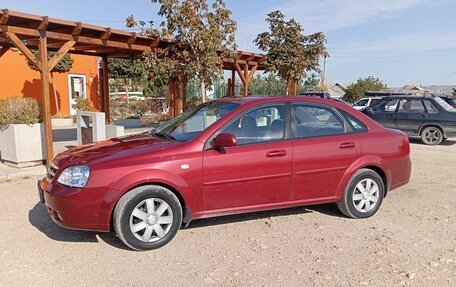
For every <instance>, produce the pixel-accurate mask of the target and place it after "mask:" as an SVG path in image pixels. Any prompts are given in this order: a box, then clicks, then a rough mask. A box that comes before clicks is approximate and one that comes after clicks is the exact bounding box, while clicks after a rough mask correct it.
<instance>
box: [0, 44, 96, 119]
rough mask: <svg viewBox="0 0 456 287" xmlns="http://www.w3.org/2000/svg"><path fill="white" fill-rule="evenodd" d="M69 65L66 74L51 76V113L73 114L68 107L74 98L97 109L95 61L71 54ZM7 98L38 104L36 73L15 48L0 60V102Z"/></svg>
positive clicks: (37, 76)
mask: <svg viewBox="0 0 456 287" xmlns="http://www.w3.org/2000/svg"><path fill="white" fill-rule="evenodd" d="M71 58H72V59H73V66H72V69H71V71H69V72H68V73H53V77H54V81H55V82H54V86H55V92H54V89H53V88H52V85H51V86H50V97H51V112H52V115H55V114H57V113H59V114H61V115H70V114H75V111H74V110H73V109H72V108H71V105H72V104H73V103H74V101H75V99H76V98H77V97H82V98H85V99H88V100H89V101H90V103H91V105H92V107H94V108H95V109H97V110H99V109H100V102H99V97H98V58H97V57H91V56H82V55H71ZM7 97H29V98H35V99H37V100H38V101H39V102H40V103H42V96H41V80H40V73H39V72H37V71H35V70H32V69H31V68H30V67H29V65H28V63H27V59H26V58H25V57H24V56H23V55H21V54H20V52H19V51H18V50H17V49H10V50H9V51H8V52H6V54H5V55H3V56H2V57H0V99H3V98H7Z"/></svg>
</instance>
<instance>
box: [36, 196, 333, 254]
mask: <svg viewBox="0 0 456 287" xmlns="http://www.w3.org/2000/svg"><path fill="white" fill-rule="evenodd" d="M312 212H318V213H322V214H325V215H330V216H335V217H341V216H342V214H341V213H340V212H339V210H338V209H337V206H336V205H334V204H323V205H311V206H306V207H294V208H287V209H279V210H271V211H259V212H251V213H243V214H235V215H226V216H220V217H212V218H206V219H199V220H195V221H193V222H192V223H191V224H190V226H189V227H187V228H186V229H195V228H202V227H208V226H216V225H223V224H230V223H238V222H243V221H249V220H258V219H265V220H268V219H269V218H271V217H273V218H277V217H282V216H290V215H299V214H306V213H312ZM28 217H29V222H30V223H31V224H32V225H33V226H34V227H36V229H38V230H39V231H40V232H42V233H43V234H45V235H46V236H47V237H49V238H50V239H52V240H56V241H62V242H87V243H96V242H99V240H98V239H101V240H103V241H104V242H105V243H107V244H109V245H111V246H113V247H115V248H120V249H125V250H129V249H128V248H127V247H126V246H125V245H124V244H123V243H122V242H121V241H120V240H119V238H118V237H117V236H116V234H115V233H114V232H109V233H104V232H93V231H78V230H70V229H65V228H63V227H60V226H58V225H57V224H56V223H54V222H53V221H52V219H51V217H50V216H49V214H48V212H47V209H46V207H45V206H44V204H41V203H37V204H36V205H35V206H34V207H33V208H32V209H31V210H30V212H29V216H28ZM184 230H185V229H184Z"/></svg>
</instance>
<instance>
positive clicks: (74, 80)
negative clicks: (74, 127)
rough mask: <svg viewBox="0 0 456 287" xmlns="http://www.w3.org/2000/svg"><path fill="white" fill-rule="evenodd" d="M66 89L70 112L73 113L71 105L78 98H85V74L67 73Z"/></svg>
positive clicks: (74, 111) (74, 112)
mask: <svg viewBox="0 0 456 287" xmlns="http://www.w3.org/2000/svg"><path fill="white" fill-rule="evenodd" d="M68 90H69V98H70V114H72V115H75V114H76V110H75V109H74V108H73V105H74V104H76V101H77V100H78V99H86V98H87V95H86V77H85V75H75V74H70V75H68Z"/></svg>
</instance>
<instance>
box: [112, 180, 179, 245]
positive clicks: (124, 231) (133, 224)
mask: <svg viewBox="0 0 456 287" xmlns="http://www.w3.org/2000/svg"><path fill="white" fill-rule="evenodd" d="M113 223H114V229H115V231H116V233H117V236H119V238H120V240H122V242H123V243H124V244H125V245H127V246H128V247H130V248H131V249H134V250H150V249H156V248H159V247H162V246H163V245H165V244H167V243H168V242H169V241H171V239H173V237H174V236H175V235H176V233H177V231H178V230H179V228H180V226H181V224H182V208H181V205H180V202H179V200H178V198H177V197H176V195H174V193H172V192H171V191H170V190H168V189H166V188H164V187H162V186H157V185H148V186H141V187H138V188H135V189H133V190H131V191H129V192H128V193H126V194H125V195H124V196H122V197H121V198H120V200H119V202H118V203H117V206H116V208H115V210H114V217H113Z"/></svg>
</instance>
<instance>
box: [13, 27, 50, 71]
mask: <svg viewBox="0 0 456 287" xmlns="http://www.w3.org/2000/svg"><path fill="white" fill-rule="evenodd" d="M5 34H6V36H7V37H8V39H10V40H11V42H13V44H14V46H15V47H16V48H18V49H19V51H21V52H22V54H24V56H25V57H26V58H27V59H28V60H30V61H31V62H32V63H33V64H34V65H35V66H36V68H37V69H38V70H39V71H40V72H41V71H43V67H42V63H41V62H40V61H39V60H38V59H37V58H36V57H35V55H33V53H32V51H30V49H29V48H28V47H27V46H25V45H24V43H22V41H21V40H20V39H19V38H18V37H17V36H16V34H14V33H11V32H6V33H5ZM46 51H47V47H46ZM46 56H47V55H46Z"/></svg>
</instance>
